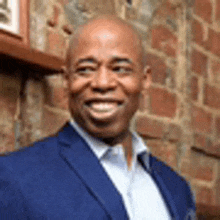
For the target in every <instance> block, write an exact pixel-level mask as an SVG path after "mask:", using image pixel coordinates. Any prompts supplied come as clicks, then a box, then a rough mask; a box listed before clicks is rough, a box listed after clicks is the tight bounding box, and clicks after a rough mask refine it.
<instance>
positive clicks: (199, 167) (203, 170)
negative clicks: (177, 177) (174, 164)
mask: <svg viewBox="0 0 220 220" xmlns="http://www.w3.org/2000/svg"><path fill="white" fill-rule="evenodd" d="M200 163H201V162H200V161H199V160H198V159H195V158H194V157H193V158H192V159H191V161H183V162H182V163H181V168H180V170H181V173H182V174H183V175H186V176H188V177H192V178H195V179H198V180H204V181H212V180H213V179H214V177H215V175H214V167H212V166H211V165H207V164H200Z"/></svg>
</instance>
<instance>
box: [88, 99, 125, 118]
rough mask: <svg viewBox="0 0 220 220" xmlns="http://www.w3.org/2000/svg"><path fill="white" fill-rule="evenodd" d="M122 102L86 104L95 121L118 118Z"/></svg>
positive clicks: (92, 102)
mask: <svg viewBox="0 0 220 220" xmlns="http://www.w3.org/2000/svg"><path fill="white" fill-rule="evenodd" d="M121 106H122V102H117V101H91V102H88V103H86V109H87V111H88V113H89V114H90V116H91V117H92V118H94V119H99V120H103V119H110V118H113V117H115V116H116V114H117V112H118V111H119V110H120V108H121Z"/></svg>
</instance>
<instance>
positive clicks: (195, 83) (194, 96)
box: [191, 76, 199, 101]
mask: <svg viewBox="0 0 220 220" xmlns="http://www.w3.org/2000/svg"><path fill="white" fill-rule="evenodd" d="M198 93H199V87H198V78H197V77H196V76H193V77H192V79H191V98H192V100H194V101H196V100H197V99H198Z"/></svg>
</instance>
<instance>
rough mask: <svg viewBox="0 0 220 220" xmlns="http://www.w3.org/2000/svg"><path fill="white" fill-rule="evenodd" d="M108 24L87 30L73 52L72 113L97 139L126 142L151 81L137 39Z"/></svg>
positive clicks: (69, 82) (70, 85) (94, 26)
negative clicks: (145, 87)
mask: <svg viewBox="0 0 220 220" xmlns="http://www.w3.org/2000/svg"><path fill="white" fill-rule="evenodd" d="M105 22H106V21H103V23H102V22H100V23H99V25H97V24H95V25H93V24H90V26H88V27H86V28H84V29H83V31H82V32H81V33H80V35H79V38H78V40H77V45H76V46H75V48H74V51H73V52H72V54H73V58H72V62H71V63H72V64H71V69H70V73H69V78H68V85H69V92H70V110H71V114H72V116H73V118H74V119H75V121H76V122H77V123H78V124H79V125H80V126H81V127H82V128H83V129H84V130H85V131H87V132H88V133H89V134H91V135H92V136H94V137H98V138H101V139H102V140H103V141H105V140H106V139H109V138H110V139H118V140H121V139H123V137H125V136H126V135H127V134H128V128H129V122H130V120H131V118H132V116H133V115H134V113H135V112H136V110H137V108H138V105H139V96H140V92H141V90H142V84H143V80H144V79H145V78H144V74H143V68H142V66H141V52H140V46H137V44H136V42H137V37H136V36H135V34H134V33H133V32H132V30H129V28H126V27H125V28H123V27H120V26H117V25H116V26H115V25H114V24H108V23H107V24H106V23H105Z"/></svg>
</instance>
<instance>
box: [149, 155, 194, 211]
mask: <svg viewBox="0 0 220 220" xmlns="http://www.w3.org/2000/svg"><path fill="white" fill-rule="evenodd" d="M150 167H151V172H152V173H153V174H156V175H158V176H159V178H161V179H162V181H163V183H164V184H165V186H166V188H167V190H168V191H169V192H171V193H172V195H173V197H175V199H176V202H177V201H178V202H180V201H184V202H186V203H187V204H188V206H189V207H194V206H195V204H194V203H195V200H194V196H193V194H192V191H191V187H190V184H189V183H188V182H187V181H186V180H185V178H184V177H183V176H181V175H180V174H179V173H178V172H177V171H175V170H174V169H173V168H171V167H170V166H168V165H167V164H166V163H165V162H162V161H160V160H159V159H158V158H156V157H154V156H152V155H150Z"/></svg>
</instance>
